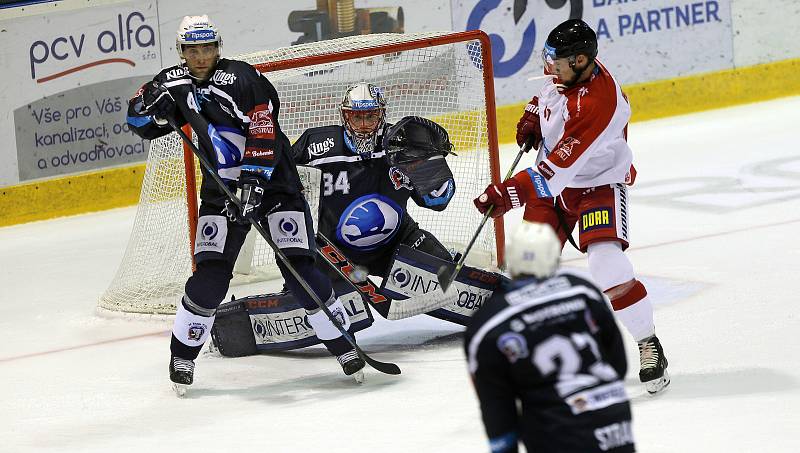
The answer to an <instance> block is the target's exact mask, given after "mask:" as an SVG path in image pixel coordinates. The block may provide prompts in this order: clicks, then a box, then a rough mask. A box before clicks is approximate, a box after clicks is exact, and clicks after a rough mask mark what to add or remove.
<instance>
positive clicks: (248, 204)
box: [234, 176, 267, 222]
mask: <svg viewBox="0 0 800 453" xmlns="http://www.w3.org/2000/svg"><path fill="white" fill-rule="evenodd" d="M266 184H267V182H266V181H265V180H264V179H263V178H259V177H258V176H241V177H240V178H239V187H241V188H242V210H241V219H242V220H243V221H245V222H247V221H249V220H250V219H253V220H258V219H259V218H260V217H261V202H262V200H263V198H264V186H266ZM234 208H235V206H234Z"/></svg>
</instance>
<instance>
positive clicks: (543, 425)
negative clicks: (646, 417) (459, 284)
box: [464, 271, 634, 453]
mask: <svg viewBox="0 0 800 453" xmlns="http://www.w3.org/2000/svg"><path fill="white" fill-rule="evenodd" d="M464 341H465V347H466V353H467V359H468V363H469V369H470V373H471V374H472V378H473V382H474V384H475V389H476V392H477V394H478V399H479V400H480V405H481V412H482V416H483V422H484V426H485V428H486V433H487V435H488V437H489V439H490V444H491V446H492V451H493V452H516V451H517V442H518V441H522V442H523V443H524V444H525V447H526V449H527V450H528V451H531V452H537V453H542V452H553V453H556V452H558V453H571V452H575V453H578V452H580V453H586V452H632V451H634V445H633V437H632V434H631V411H630V404H629V402H628V397H627V395H626V393H625V388H624V386H623V379H624V377H625V372H626V371H627V363H626V360H625V349H624V346H623V344H622V336H621V335H620V332H619V329H618V328H617V326H616V324H615V322H614V317H613V315H612V313H611V310H610V309H609V308H608V306H607V305H606V302H605V299H604V298H603V293H602V291H600V289H599V288H597V287H596V286H595V285H594V284H592V283H591V282H589V281H587V280H585V279H583V278H581V277H579V276H577V275H575V274H572V273H570V272H567V271H562V272H559V273H557V274H556V275H555V276H553V277H551V278H549V279H547V280H544V281H541V282H537V281H535V280H514V281H510V282H505V283H504V284H502V285H501V287H500V288H498V289H497V290H495V292H494V294H493V295H492V297H491V298H490V299H489V300H488V301H487V303H485V304H484V305H483V307H481V309H480V310H478V312H477V313H476V314H475V315H474V316H473V317H472V321H471V323H470V325H469V326H468V328H467V331H466V333H465V338H464ZM518 403H519V407H520V408H521V409H518Z"/></svg>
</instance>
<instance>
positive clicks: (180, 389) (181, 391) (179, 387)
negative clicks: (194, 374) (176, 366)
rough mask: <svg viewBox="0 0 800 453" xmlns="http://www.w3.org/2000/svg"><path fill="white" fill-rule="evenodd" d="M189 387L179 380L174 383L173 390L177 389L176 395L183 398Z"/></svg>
mask: <svg viewBox="0 0 800 453" xmlns="http://www.w3.org/2000/svg"><path fill="white" fill-rule="evenodd" d="M188 388H189V386H188V385H186V384H178V383H177V382H173V383H172V390H174V391H175V395H177V396H178V398H183V397H184V395H186V389H188Z"/></svg>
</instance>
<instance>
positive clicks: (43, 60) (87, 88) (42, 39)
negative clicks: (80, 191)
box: [0, 0, 161, 186]
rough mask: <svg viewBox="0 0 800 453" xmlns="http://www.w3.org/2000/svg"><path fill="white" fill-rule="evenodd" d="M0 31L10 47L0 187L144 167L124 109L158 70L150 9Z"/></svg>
mask: <svg viewBox="0 0 800 453" xmlns="http://www.w3.org/2000/svg"><path fill="white" fill-rule="evenodd" d="M0 28H3V29H5V30H4V31H5V32H6V35H7V36H14V37H15V39H14V42H15V45H8V46H2V47H1V48H0V61H2V62H3V71H4V77H3V78H2V79H0V105H2V106H3V109H2V112H1V113H0V118H2V120H0V135H2V136H3V137H6V140H5V141H4V143H3V145H2V158H3V161H4V162H9V163H11V164H12V165H3V166H0V186H5V185H10V184H14V183H17V182H25V181H28V180H31V179H38V178H45V177H51V176H55V175H62V174H66V173H74V172H77V171H85V170H93V169H97V168H103V167H110V166H115V165H120V164H126V163H130V162H136V161H142V160H144V159H145V157H146V151H147V144H146V142H145V143H143V142H142V141H141V140H140V139H139V138H138V137H136V136H134V135H133V134H131V133H130V132H129V131H128V130H127V126H125V109H126V108H127V105H126V104H127V99H128V97H129V96H131V95H132V94H133V93H134V92H135V91H136V89H137V88H138V86H139V85H140V84H141V83H143V81H144V80H146V79H148V78H150V77H152V75H153V74H155V73H156V72H157V71H158V70H159V69H160V68H161V52H160V50H159V44H160V37H159V32H158V18H157V8H156V2H155V1H154V0H153V1H131V2H124V1H123V2H116V3H109V4H100V5H95V6H92V7H91V8H77V9H72V10H67V11H63V12H61V11H59V12H58V13H55V12H54V13H46V14H36V15H30V16H22V17H15V18H13V19H9V20H3V21H0ZM14 148H16V149H14ZM12 156H13V157H12ZM13 163H18V165H13Z"/></svg>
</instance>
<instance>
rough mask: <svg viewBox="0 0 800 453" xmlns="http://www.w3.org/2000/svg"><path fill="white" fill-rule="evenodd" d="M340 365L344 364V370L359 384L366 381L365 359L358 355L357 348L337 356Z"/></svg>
mask: <svg viewBox="0 0 800 453" xmlns="http://www.w3.org/2000/svg"><path fill="white" fill-rule="evenodd" d="M336 360H338V361H339V365H341V366H342V371H344V374H346V375H348V376H353V379H355V380H356V382H358V383H359V384H361V383H362V382H364V365H365V363H364V359H362V358H361V357H359V356H358V353H357V352H356V351H355V349H352V350H350V351H348V352H345V353H344V354H341V355H338V356H336Z"/></svg>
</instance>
